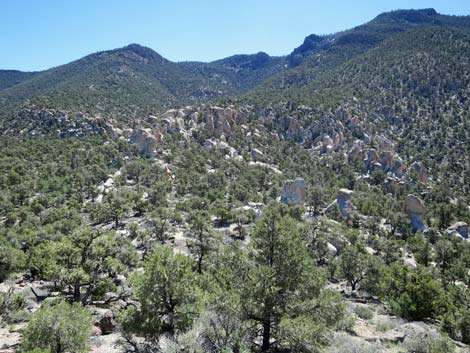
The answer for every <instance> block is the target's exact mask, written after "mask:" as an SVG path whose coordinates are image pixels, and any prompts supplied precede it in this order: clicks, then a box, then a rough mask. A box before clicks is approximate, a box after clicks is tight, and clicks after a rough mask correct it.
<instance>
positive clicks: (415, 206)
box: [405, 195, 426, 231]
mask: <svg viewBox="0 0 470 353" xmlns="http://www.w3.org/2000/svg"><path fill="white" fill-rule="evenodd" d="M405 212H406V214H407V215H408V218H409V219H410V222H411V226H412V227H413V230H415V231H418V230H424V229H425V228H426V226H425V225H424V215H425V213H426V208H425V207H424V203H423V201H422V200H421V199H420V198H419V197H417V196H415V195H408V196H407V198H406V201H405Z"/></svg>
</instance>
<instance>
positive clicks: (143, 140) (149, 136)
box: [129, 129, 163, 158]
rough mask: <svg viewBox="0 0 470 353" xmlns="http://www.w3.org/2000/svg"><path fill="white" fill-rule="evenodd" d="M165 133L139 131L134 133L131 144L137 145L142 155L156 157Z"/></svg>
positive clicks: (146, 130)
mask: <svg viewBox="0 0 470 353" xmlns="http://www.w3.org/2000/svg"><path fill="white" fill-rule="evenodd" d="M162 139H163V133H161V132H159V131H153V130H152V129H137V130H134V131H133V132H132V135H131V137H130V138H129V142H130V143H133V144H136V145H137V146H138V148H139V150H140V153H141V154H142V155H143V156H145V157H148V158H152V157H155V154H156V150H157V145H158V144H159V143H160V142H161V141H162Z"/></svg>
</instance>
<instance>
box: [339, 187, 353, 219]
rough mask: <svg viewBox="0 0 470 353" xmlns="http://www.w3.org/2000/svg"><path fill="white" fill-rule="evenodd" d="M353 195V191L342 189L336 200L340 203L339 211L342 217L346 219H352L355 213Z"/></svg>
mask: <svg viewBox="0 0 470 353" xmlns="http://www.w3.org/2000/svg"><path fill="white" fill-rule="evenodd" d="M352 194H353V191H352V190H348V189H340V190H339V192H338V196H337V198H336V202H337V203H338V208H339V211H340V212H341V215H342V216H343V217H344V218H346V219H350V218H351V215H352V211H353V206H352V201H351V196H352Z"/></svg>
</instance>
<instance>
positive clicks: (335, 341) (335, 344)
mask: <svg viewBox="0 0 470 353" xmlns="http://www.w3.org/2000/svg"><path fill="white" fill-rule="evenodd" d="M326 352H327V353H384V352H385V350H384V347H383V346H382V345H381V344H380V343H369V342H366V341H364V340H362V339H360V338H357V337H351V336H349V335H347V334H345V333H341V332H340V333H336V334H335V335H334V336H333V338H332V340H331V344H330V347H329V348H328V349H327V351H326Z"/></svg>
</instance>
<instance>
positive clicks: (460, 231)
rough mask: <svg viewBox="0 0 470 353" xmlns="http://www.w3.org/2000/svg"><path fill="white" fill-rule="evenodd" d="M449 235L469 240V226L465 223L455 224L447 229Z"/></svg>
mask: <svg viewBox="0 0 470 353" xmlns="http://www.w3.org/2000/svg"><path fill="white" fill-rule="evenodd" d="M447 235H449V236H460V237H462V238H464V239H468V224H467V223H465V222H457V223H454V224H453V225H451V226H450V227H449V228H447Z"/></svg>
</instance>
